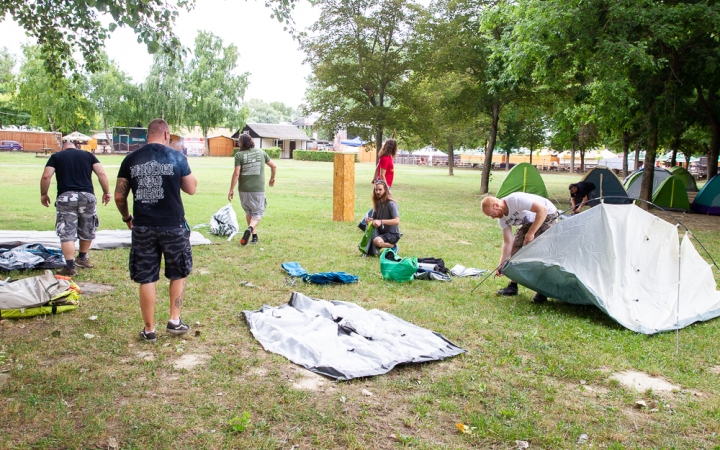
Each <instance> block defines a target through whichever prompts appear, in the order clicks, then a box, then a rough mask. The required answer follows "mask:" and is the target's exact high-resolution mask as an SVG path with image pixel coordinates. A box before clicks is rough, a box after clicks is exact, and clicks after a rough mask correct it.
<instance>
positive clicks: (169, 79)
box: [140, 54, 190, 128]
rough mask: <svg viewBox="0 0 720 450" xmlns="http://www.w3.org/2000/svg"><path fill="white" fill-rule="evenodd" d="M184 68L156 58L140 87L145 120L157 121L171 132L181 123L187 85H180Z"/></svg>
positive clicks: (180, 64) (166, 58)
mask: <svg viewBox="0 0 720 450" xmlns="http://www.w3.org/2000/svg"><path fill="white" fill-rule="evenodd" d="M183 76H184V68H183V65H182V62H181V61H178V60H175V59H173V58H171V57H169V56H168V55H165V54H156V55H155V56H154V57H153V65H152V68H151V69H150V73H149V74H148V76H147V78H146V79H145V81H144V82H143V84H142V86H140V91H141V92H142V102H143V105H144V108H143V109H144V112H145V115H146V120H144V121H143V123H149V121H150V120H152V119H154V118H156V117H160V118H162V119H164V120H165V121H166V122H167V123H168V125H170V126H171V127H173V128H179V127H180V126H182V125H183V124H184V123H185V115H186V110H187V106H186V103H187V99H188V97H189V96H190V94H189V92H188V90H187V84H186V83H183Z"/></svg>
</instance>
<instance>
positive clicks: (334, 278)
mask: <svg viewBox="0 0 720 450" xmlns="http://www.w3.org/2000/svg"><path fill="white" fill-rule="evenodd" d="M302 279H303V281H304V282H306V283H313V284H323V285H324V284H350V283H357V281H358V277H357V275H351V274H349V273H346V272H317V273H310V274H305V275H303V278H302Z"/></svg>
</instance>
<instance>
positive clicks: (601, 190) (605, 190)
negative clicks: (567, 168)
mask: <svg viewBox="0 0 720 450" xmlns="http://www.w3.org/2000/svg"><path fill="white" fill-rule="evenodd" d="M581 181H587V182H590V183H592V184H594V185H595V190H594V191H593V196H595V197H596V198H597V197H608V198H603V199H602V200H591V201H588V202H587V204H588V206H595V205H597V204H598V203H600V202H601V201H602V202H603V203H614V204H628V203H632V201H631V200H630V199H628V195H627V192H625V188H623V186H622V183H620V180H618V177H616V176H615V174H614V173H612V172H611V171H610V169H608V168H607V167H603V166H597V167H595V168H594V169H592V170H590V171H589V172H588V173H586V174H585V176H584V177H583V178H582V180H581Z"/></svg>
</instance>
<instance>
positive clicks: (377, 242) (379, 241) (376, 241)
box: [373, 237, 395, 248]
mask: <svg viewBox="0 0 720 450" xmlns="http://www.w3.org/2000/svg"><path fill="white" fill-rule="evenodd" d="M373 244H375V247H377V248H393V247H395V244H390V243H387V242H385V241H383V240H382V238H380V237H376V238H375V239H374V240H373Z"/></svg>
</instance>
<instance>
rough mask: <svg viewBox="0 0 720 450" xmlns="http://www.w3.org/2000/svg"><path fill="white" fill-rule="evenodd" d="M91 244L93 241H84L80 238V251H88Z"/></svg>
mask: <svg viewBox="0 0 720 450" xmlns="http://www.w3.org/2000/svg"><path fill="white" fill-rule="evenodd" d="M90 244H92V241H83V240H82V239H80V253H87V252H88V250H90ZM73 246H74V245H73Z"/></svg>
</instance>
